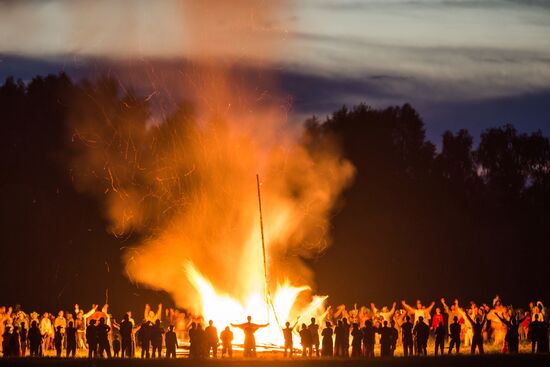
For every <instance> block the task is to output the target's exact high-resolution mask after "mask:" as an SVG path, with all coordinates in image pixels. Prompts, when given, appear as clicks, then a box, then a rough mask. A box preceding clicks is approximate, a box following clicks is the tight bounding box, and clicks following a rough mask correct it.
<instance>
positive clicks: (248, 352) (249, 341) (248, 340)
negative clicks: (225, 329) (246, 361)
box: [231, 316, 269, 357]
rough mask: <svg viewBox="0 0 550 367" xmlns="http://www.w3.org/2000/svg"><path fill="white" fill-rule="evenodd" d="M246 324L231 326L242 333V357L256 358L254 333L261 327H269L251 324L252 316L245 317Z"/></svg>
mask: <svg viewBox="0 0 550 367" xmlns="http://www.w3.org/2000/svg"><path fill="white" fill-rule="evenodd" d="M246 320H247V322H245V323H244V324H231V326H233V327H237V328H239V329H241V330H242V331H243V332H244V353H243V356H244V357H256V339H255V338H254V333H255V332H256V331H257V330H258V329H260V328H263V327H267V326H269V324H254V323H252V316H247V317H246Z"/></svg>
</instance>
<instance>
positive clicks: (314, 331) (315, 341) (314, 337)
mask: <svg viewBox="0 0 550 367" xmlns="http://www.w3.org/2000/svg"><path fill="white" fill-rule="evenodd" d="M308 329H309V331H310V332H311V346H312V348H315V355H316V356H317V357H319V325H318V324H316V323H315V317H312V318H311V324H309V326H308Z"/></svg>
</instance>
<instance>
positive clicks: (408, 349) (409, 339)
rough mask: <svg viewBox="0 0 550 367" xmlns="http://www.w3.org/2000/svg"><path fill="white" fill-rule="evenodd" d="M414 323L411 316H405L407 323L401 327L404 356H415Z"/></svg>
mask: <svg viewBox="0 0 550 367" xmlns="http://www.w3.org/2000/svg"><path fill="white" fill-rule="evenodd" d="M413 327H414V325H413V323H412V322H411V317H410V316H409V315H407V316H405V322H404V323H403V324H402V325H401V342H402V343H403V355H404V356H405V357H407V356H410V355H411V356H412V355H413Z"/></svg>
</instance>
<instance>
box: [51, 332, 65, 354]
mask: <svg viewBox="0 0 550 367" xmlns="http://www.w3.org/2000/svg"><path fill="white" fill-rule="evenodd" d="M53 345H54V347H55V355H56V357H61V350H62V348H63V332H62V331H61V326H57V327H56V328H55V334H54V337H53Z"/></svg>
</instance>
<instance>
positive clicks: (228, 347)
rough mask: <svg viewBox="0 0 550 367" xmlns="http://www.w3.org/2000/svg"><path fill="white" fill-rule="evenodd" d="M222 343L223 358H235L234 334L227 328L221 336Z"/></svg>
mask: <svg viewBox="0 0 550 367" xmlns="http://www.w3.org/2000/svg"><path fill="white" fill-rule="evenodd" d="M220 339H221V341H222V358H223V357H225V355H226V354H227V355H228V356H229V358H231V357H233V332H232V331H231V329H229V326H226V327H225V329H223V331H222V332H221V334H220Z"/></svg>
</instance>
